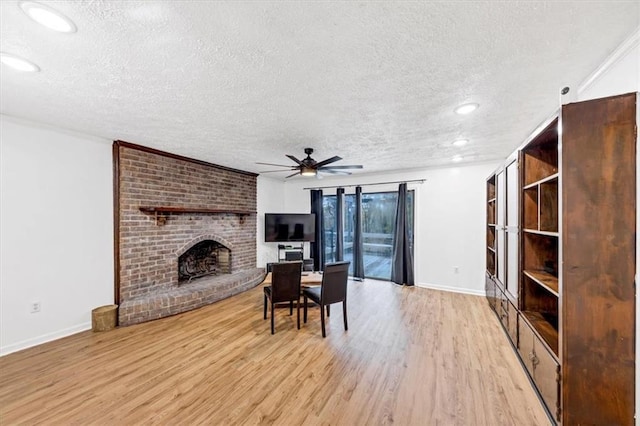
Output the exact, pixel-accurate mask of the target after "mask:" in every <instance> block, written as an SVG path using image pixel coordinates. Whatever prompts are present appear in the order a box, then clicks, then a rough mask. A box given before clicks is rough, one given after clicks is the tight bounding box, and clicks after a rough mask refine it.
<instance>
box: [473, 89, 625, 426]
mask: <svg viewBox="0 0 640 426" xmlns="http://www.w3.org/2000/svg"><path fill="white" fill-rule="evenodd" d="M636 103H637V95H636V94H635V93H632V94H628V95H621V96H614V97H610V98H604V99H597V100H592V101H586V102H579V103H574V104H569V105H565V106H563V107H562V109H561V111H560V116H559V117H558V118H557V119H555V120H553V121H551V122H550V123H549V124H548V125H547V126H546V127H545V128H544V129H543V130H541V131H540V132H538V133H537V134H535V135H533V136H532V137H531V138H530V139H529V140H528V141H527V143H526V144H525V145H524V146H523V147H522V148H521V149H520V150H519V151H518V161H517V162H515V163H514V162H508V163H507V165H506V167H505V168H504V170H505V171H506V174H505V175H506V185H505V187H506V191H505V194H506V195H505V198H506V200H505V206H506V211H505V218H506V222H505V226H504V228H505V238H502V237H499V235H500V226H499V225H498V223H499V220H498V219H497V218H496V219H495V220H494V222H495V224H496V225H495V226H494V228H495V231H494V232H495V238H494V236H493V234H492V233H491V232H490V230H491V229H492V228H491V226H490V224H489V223H488V225H487V245H488V248H487V264H488V266H492V268H489V267H488V268H487V277H486V281H487V285H486V288H487V297H488V299H489V302H490V305H491V307H492V308H493V309H494V310H495V311H496V314H497V315H498V317H499V319H500V321H501V322H502V324H503V325H504V326H505V331H506V332H507V335H508V337H509V338H510V339H511V342H512V343H513V346H514V348H515V349H516V350H517V353H518V355H519V356H520V358H521V360H522V363H523V365H524V367H525V369H526V371H527V373H528V374H529V376H530V378H531V380H532V382H533V383H534V385H535V388H536V390H537V392H538V394H539V396H540V398H541V400H542V401H543V402H544V405H545V407H546V408H547V411H548V413H549V415H550V417H551V418H552V419H553V420H554V421H556V422H557V423H563V424H567V425H573V424H597V425H600V424H602V425H605V424H606V425H609V424H615V425H631V424H633V422H634V412H635V407H634V403H635V343H634V338H635V322H636V319H635V282H634V279H635V273H636V264H635V244H636V242H635V233H636V223H635V220H636V215H635V209H636V142H637V134H636V132H637V125H636ZM514 165H515V169H516V170H518V172H519V173H517V174H516V173H514V169H513V168H511V169H510V167H514ZM500 173H502V171H501V170H499V171H498V172H497V173H496V174H495V175H493V176H491V177H490V178H489V180H488V181H487V187H488V188H489V187H490V185H491V184H492V183H493V184H495V185H496V186H498V176H499V174H500ZM515 175H519V179H518V180H519V182H518V188H517V190H513V187H510V186H509V182H513V178H512V179H511V180H509V176H512V177H513V176H515ZM509 188H511V190H510V189H509ZM496 193H498V192H497V191H496ZM514 193H516V194H517V195H514ZM514 199H516V200H514ZM494 203H497V204H498V205H499V203H500V197H497V200H495V201H494ZM487 205H488V210H490V205H491V202H490V199H488V204H487ZM514 205H515V206H514ZM510 208H511V210H510ZM514 210H515V213H514ZM495 214H496V215H499V213H498V211H497V209H496V211H495ZM514 217H518V219H519V224H517V225H516V226H514V224H513V218H514ZM509 218H511V223H510V220H509ZM514 228H515V229H514ZM491 242H493V250H490V249H489V245H490V243H491ZM500 244H503V245H504V247H503V250H500V247H499V246H500ZM514 247H515V248H516V249H517V250H515V254H514ZM510 248H511V249H512V250H511V251H510V250H509V249H510ZM490 253H492V254H491V255H490ZM489 259H490V260H489ZM515 259H518V266H517V268H516V269H513V268H514V261H515ZM489 263H490V265H489ZM500 265H506V271H507V272H506V274H505V275H504V279H506V282H504V280H503V279H501V278H500V277H499V271H500ZM510 266H511V268H510ZM514 270H515V271H517V272H513V271H514ZM509 271H511V273H509ZM514 289H515V294H514ZM503 304H504V305H506V308H507V309H506V312H505V311H504V310H503V309H502V306H501V305H503ZM510 306H511V307H512V308H513V310H514V311H515V312H510V311H509V307H510ZM505 317H506V319H505ZM514 325H515V327H514ZM514 328H515V331H514Z"/></svg>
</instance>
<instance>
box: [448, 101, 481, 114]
mask: <svg viewBox="0 0 640 426" xmlns="http://www.w3.org/2000/svg"><path fill="white" fill-rule="evenodd" d="M479 106H480V105H478V104H476V103H468V104H463V105H460V106H459V107H457V108H456V109H454V111H455V113H456V114H460V115H467V114H469V113H472V112H473V111H475V110H476V109H478V107H479Z"/></svg>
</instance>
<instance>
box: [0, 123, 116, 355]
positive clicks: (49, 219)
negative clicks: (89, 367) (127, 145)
mask: <svg viewBox="0 0 640 426" xmlns="http://www.w3.org/2000/svg"><path fill="white" fill-rule="evenodd" d="M111 169H112V161H111V142H110V141H106V140H100V139H95V138H91V137H88V136H81V135H76V134H72V133H65V132H63V131H61V130H57V129H51V128H48V127H44V126H38V125H35V124H32V123H28V122H23V121H18V120H14V119H12V118H9V117H7V116H4V115H0V189H1V191H0V203H1V210H0V236H1V238H0V248H1V250H0V265H1V266H0V354H2V355H4V354H7V353H10V352H14V351H17V350H20V349H23V348H26V347H29V346H33V345H36V344H39V343H43V342H46V341H49V340H54V339H56V338H60V337H63V336H66V335H69V334H72V333H76V332H78V331H81V330H86V329H90V328H91V309H93V308H95V307H97V306H100V305H104V304H109V303H113V195H112V194H113V181H112V171H111ZM36 301H37V302H40V304H41V311H40V312H39V313H30V307H31V304H32V303H33V302H36Z"/></svg>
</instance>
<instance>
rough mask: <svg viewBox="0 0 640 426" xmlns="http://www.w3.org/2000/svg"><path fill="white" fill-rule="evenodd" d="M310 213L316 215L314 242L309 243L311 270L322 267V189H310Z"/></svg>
mask: <svg viewBox="0 0 640 426" xmlns="http://www.w3.org/2000/svg"><path fill="white" fill-rule="evenodd" d="M311 213H313V214H315V215H316V229H315V239H316V240H315V242H313V243H311V252H310V254H311V258H312V259H313V270H314V271H322V270H323V269H324V223H323V222H324V221H323V218H322V190H321V189H312V190H311Z"/></svg>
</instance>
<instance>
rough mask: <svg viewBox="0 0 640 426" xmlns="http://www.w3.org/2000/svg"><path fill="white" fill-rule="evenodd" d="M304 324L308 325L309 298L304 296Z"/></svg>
mask: <svg viewBox="0 0 640 426" xmlns="http://www.w3.org/2000/svg"><path fill="white" fill-rule="evenodd" d="M303 317H304V323H305V324H306V323H307V296H304V315H303Z"/></svg>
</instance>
